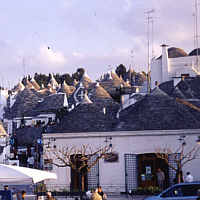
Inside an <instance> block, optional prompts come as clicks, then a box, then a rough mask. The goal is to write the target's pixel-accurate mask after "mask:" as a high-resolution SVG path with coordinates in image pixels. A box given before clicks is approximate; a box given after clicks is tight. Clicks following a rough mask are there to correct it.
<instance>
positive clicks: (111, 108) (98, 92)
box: [88, 83, 119, 118]
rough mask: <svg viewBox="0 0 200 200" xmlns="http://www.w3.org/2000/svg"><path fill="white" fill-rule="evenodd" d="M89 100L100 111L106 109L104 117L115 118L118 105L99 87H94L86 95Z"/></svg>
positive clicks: (97, 85)
mask: <svg viewBox="0 0 200 200" xmlns="http://www.w3.org/2000/svg"><path fill="white" fill-rule="evenodd" d="M88 96H89V98H90V100H91V101H92V102H93V103H94V104H95V105H96V106H97V107H98V108H100V109H101V110H103V109H104V108H105V109H106V115H110V117H112V118H115V116H116V113H117V111H118V109H119V104H118V103H116V102H115V101H114V100H113V98H112V97H111V96H110V95H109V94H108V93H107V92H106V91H105V90H104V89H103V88H102V87H101V86H100V85H99V83H97V84H96V86H94V88H93V90H91V91H90V93H89V94H88Z"/></svg>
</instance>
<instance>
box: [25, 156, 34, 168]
mask: <svg viewBox="0 0 200 200" xmlns="http://www.w3.org/2000/svg"><path fill="white" fill-rule="evenodd" d="M27 162H28V166H29V167H30V168H33V167H34V164H35V159H34V157H33V155H32V154H31V155H30V157H28V160H27Z"/></svg>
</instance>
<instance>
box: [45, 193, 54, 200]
mask: <svg viewBox="0 0 200 200" xmlns="http://www.w3.org/2000/svg"><path fill="white" fill-rule="evenodd" d="M46 200H56V199H55V198H53V197H51V192H47V197H46Z"/></svg>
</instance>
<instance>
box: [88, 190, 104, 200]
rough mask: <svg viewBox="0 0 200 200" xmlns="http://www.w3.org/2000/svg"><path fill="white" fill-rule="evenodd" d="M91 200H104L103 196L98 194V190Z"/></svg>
mask: <svg viewBox="0 0 200 200" xmlns="http://www.w3.org/2000/svg"><path fill="white" fill-rule="evenodd" d="M91 200H102V197H101V195H100V194H99V193H98V188H96V189H95V191H94V192H93V193H92V195H91Z"/></svg>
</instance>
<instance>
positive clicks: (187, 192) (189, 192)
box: [183, 184, 200, 196]
mask: <svg viewBox="0 0 200 200" xmlns="http://www.w3.org/2000/svg"><path fill="white" fill-rule="evenodd" d="M198 189H200V185H198V184H192V185H184V186H183V196H197V190H198Z"/></svg>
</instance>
